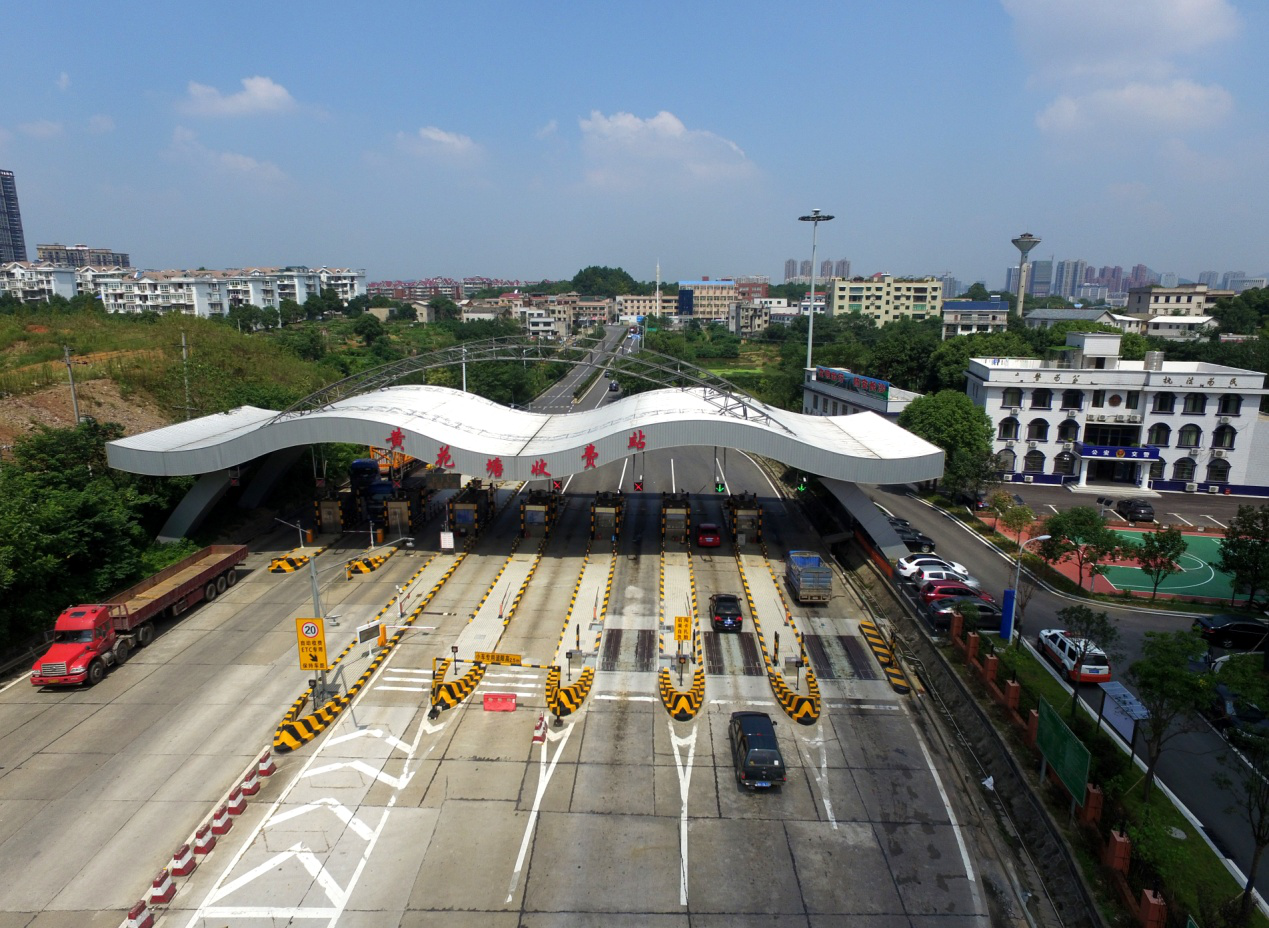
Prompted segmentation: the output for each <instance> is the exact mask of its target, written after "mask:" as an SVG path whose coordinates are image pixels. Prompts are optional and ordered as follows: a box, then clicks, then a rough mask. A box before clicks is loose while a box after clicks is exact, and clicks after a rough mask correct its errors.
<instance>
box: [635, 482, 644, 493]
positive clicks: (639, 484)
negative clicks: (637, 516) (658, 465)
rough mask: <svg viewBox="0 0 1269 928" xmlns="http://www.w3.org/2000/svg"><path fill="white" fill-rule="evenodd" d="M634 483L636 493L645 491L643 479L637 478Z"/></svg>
mask: <svg viewBox="0 0 1269 928" xmlns="http://www.w3.org/2000/svg"><path fill="white" fill-rule="evenodd" d="M634 484H635V492H636V493H642V492H643V481H642V480H636V481H635V482H634Z"/></svg>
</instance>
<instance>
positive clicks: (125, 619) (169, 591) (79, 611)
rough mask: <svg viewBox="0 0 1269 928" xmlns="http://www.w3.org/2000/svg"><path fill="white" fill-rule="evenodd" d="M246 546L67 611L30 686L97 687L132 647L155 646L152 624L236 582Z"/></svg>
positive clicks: (195, 559) (207, 553)
mask: <svg viewBox="0 0 1269 928" xmlns="http://www.w3.org/2000/svg"><path fill="white" fill-rule="evenodd" d="M246 557H247V548H246V546H245V545H212V546H211V547H208V548H204V549H203V550H202V551H199V552H197V553H196V554H191V555H190V556H189V557H187V558H185V559H184V560H181V561H177V562H176V563H175V564H172V565H170V566H168V567H165V568H163V569H162V570H160V571H159V572H158V573H157V574H155V575H154V576H152V577H147V578H146V579H145V580H142V581H141V582H140V583H138V584H137V585H136V586H133V587H129V588H128V589H126V590H124V591H123V592H122V593H119V594H118V595H116V596H113V597H111V598H110V599H109V600H107V601H106V602H104V603H96V604H92V605H85V606H71V607H70V608H69V609H66V610H64V611H63V612H62V614H61V615H59V616H58V617H57V623H56V624H55V625H54V626H53V646H52V647H50V648H49V649H48V653H46V654H45V655H44V656H43V657H41V658H40V659H39V660H38V661H36V662H35V666H34V667H33V668H32V669H31V683H32V684H33V685H34V686H74V685H76V684H79V683H84V682H87V683H88V685H89V686H92V685H93V684H95V683H99V682H101V678H102V677H104V676H105V675H106V668H108V667H111V666H113V665H115V664H122V663H123V662H124V661H125V660H127V659H128V653H129V652H130V651H131V650H132V649H133V648H134V647H141V648H144V647H145V646H146V645H148V644H149V643H150V642H151V641H153V640H154V620H155V619H158V618H161V617H163V616H164V615H172V616H176V615H180V614H181V613H182V612H184V611H185V610H186V609H188V608H189V607H190V606H192V605H194V604H195V603H197V602H199V601H200V600H204V599H206V600H213V599H215V598H216V597H217V595H219V594H220V593H223V592H224V591H225V590H226V589H228V588H229V587H231V586H233V585H234V584H235V583H237V582H238V574H237V571H236V568H237V566H238V565H239V564H241V563H242V562H243V561H244V560H245V559H246Z"/></svg>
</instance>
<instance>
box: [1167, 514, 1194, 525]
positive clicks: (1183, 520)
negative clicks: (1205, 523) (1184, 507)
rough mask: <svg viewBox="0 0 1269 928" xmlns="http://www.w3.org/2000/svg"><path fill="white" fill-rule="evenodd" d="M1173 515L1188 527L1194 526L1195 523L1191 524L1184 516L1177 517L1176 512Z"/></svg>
mask: <svg viewBox="0 0 1269 928" xmlns="http://www.w3.org/2000/svg"><path fill="white" fill-rule="evenodd" d="M1172 515H1174V516H1176V517H1177V518H1178V519H1180V520H1181V521H1182V522H1184V523H1185V524H1186V525H1193V524H1194V523H1193V522H1191V521H1190V520H1189V519H1187V518H1186V517H1185V516H1182V515H1177V514H1176V513H1175V512H1174V513H1172Z"/></svg>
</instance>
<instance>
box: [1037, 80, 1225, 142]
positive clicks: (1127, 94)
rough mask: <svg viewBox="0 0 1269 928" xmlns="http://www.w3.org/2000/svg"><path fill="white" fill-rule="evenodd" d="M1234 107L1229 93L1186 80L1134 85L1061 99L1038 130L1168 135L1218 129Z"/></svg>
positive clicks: (1039, 117) (1043, 115) (1042, 117)
mask: <svg viewBox="0 0 1269 928" xmlns="http://www.w3.org/2000/svg"><path fill="white" fill-rule="evenodd" d="M1233 105H1234V101H1233V97H1231V96H1230V93H1229V91H1227V90H1226V89H1225V88H1224V87H1220V86H1218V85H1215V84H1210V85H1207V86H1204V85H1201V84H1196V83H1194V82H1193V81H1189V80H1183V79H1178V80H1173V81H1168V82H1167V83H1162V84H1145V83H1132V84H1127V85H1125V86H1123V87H1115V88H1111V89H1105V90H1094V91H1092V92H1091V93H1087V94H1083V95H1080V96H1070V95H1063V96H1060V97H1058V98H1057V99H1056V100H1054V101H1053V102H1052V103H1051V104H1049V106H1047V107H1046V108H1045V109H1044V110H1043V111H1041V112H1040V114H1039V115H1037V116H1036V125H1037V126H1038V127H1039V128H1040V129H1041V131H1043V132H1048V133H1052V134H1055V135H1058V134H1073V133H1101V132H1115V131H1125V130H1127V131H1132V132H1144V133H1157V134H1169V133H1175V132H1185V131H1189V130H1194V129H1206V128H1210V127H1212V126H1216V125H1219V124H1220V123H1221V122H1223V121H1224V119H1225V117H1226V116H1228V115H1229V113H1230V111H1231V110H1232V109H1233Z"/></svg>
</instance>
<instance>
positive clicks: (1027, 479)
mask: <svg viewBox="0 0 1269 928" xmlns="http://www.w3.org/2000/svg"><path fill="white" fill-rule="evenodd" d="M1034 481H1035V478H1034V477H1032V476H1031V475H1030V474H1027V475H1026V476H1025V477H1023V478H1022V482H1023V483H1032V482H1034Z"/></svg>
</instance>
